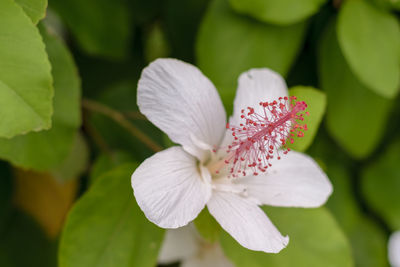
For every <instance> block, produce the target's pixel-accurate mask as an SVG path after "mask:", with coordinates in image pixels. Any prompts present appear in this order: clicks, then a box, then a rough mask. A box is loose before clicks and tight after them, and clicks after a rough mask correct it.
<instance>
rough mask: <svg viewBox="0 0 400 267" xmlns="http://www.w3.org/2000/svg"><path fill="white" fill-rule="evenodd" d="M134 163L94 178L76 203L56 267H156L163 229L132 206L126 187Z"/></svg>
mask: <svg viewBox="0 0 400 267" xmlns="http://www.w3.org/2000/svg"><path fill="white" fill-rule="evenodd" d="M135 167H137V164H129V165H124V166H121V167H119V168H117V169H114V170H113V171H110V172H108V173H107V174H105V175H103V176H101V177H100V178H99V179H96V182H95V183H94V184H93V186H92V187H91V188H90V189H89V190H88V191H87V192H86V194H85V195H84V196H83V197H82V198H81V199H80V200H79V201H78V202H77V203H76V205H75V206H74V208H73V209H72V211H71V212H70V214H69V216H68V219H67V222H66V225H65V228H64V231H63V234H62V237H61V243H60V250H59V264H60V267H68V266H73V267H80V266H84V267H87V266H97V267H106V266H119V267H124V266H132V267H137V266H141V267H146V266H149V267H150V266H155V264H156V262H157V254H158V249H159V247H160V244H161V241H162V238H163V232H164V231H163V230H162V229H160V228H158V227H157V226H155V225H154V224H152V223H151V222H149V221H148V220H147V219H146V218H145V216H144V215H143V213H142V211H141V210H140V208H139V206H138V205H137V204H136V201H135V199H134V197H133V192H132V188H131V185H130V177H131V174H132V172H133V171H134V169H135ZM82 252H84V253H82Z"/></svg>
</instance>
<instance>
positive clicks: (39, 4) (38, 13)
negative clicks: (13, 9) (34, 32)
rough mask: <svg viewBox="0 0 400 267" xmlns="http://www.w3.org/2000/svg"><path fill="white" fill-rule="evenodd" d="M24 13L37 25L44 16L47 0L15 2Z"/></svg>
mask: <svg viewBox="0 0 400 267" xmlns="http://www.w3.org/2000/svg"><path fill="white" fill-rule="evenodd" d="M15 2H16V3H17V4H18V5H20V6H21V7H22V8H23V9H24V11H25V13H26V14H27V15H28V16H29V17H30V18H31V20H32V22H33V23H34V24H37V23H38V22H39V21H40V20H41V19H43V18H44V17H45V16H46V8H47V0H15Z"/></svg>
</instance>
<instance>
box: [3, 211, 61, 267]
mask: <svg viewBox="0 0 400 267" xmlns="http://www.w3.org/2000/svg"><path fill="white" fill-rule="evenodd" d="M56 265H57V258H56V245H55V244H54V243H52V242H50V241H49V240H48V239H47V237H46V236H45V234H44V232H43V231H42V229H41V228H40V227H39V225H38V224H37V223H36V222H35V221H34V220H33V219H32V218H31V217H29V216H27V215H26V214H24V213H22V212H20V211H18V210H14V211H13V212H12V215H11V216H10V218H9V220H8V222H7V227H6V228H5V229H3V231H0V266H5V267H22V266H29V267H54V266H56Z"/></svg>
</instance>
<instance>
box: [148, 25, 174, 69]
mask: <svg viewBox="0 0 400 267" xmlns="http://www.w3.org/2000/svg"><path fill="white" fill-rule="evenodd" d="M169 53H170V48H169V44H168V41H167V39H166V36H165V33H164V30H163V28H162V27H161V24H159V23H154V24H153V25H152V27H151V28H150V29H149V30H148V31H147V32H146V35H145V40H144V57H145V59H146V61H147V62H148V63H150V62H152V61H153V60H155V59H157V58H160V57H168V55H169Z"/></svg>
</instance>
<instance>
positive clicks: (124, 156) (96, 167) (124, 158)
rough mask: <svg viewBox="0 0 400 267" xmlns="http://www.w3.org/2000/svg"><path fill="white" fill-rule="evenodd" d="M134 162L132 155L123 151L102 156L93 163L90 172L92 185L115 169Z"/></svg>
mask: <svg viewBox="0 0 400 267" xmlns="http://www.w3.org/2000/svg"><path fill="white" fill-rule="evenodd" d="M133 161H134V158H133V157H132V155H131V154H129V153H127V152H125V151H122V150H121V151H114V152H110V153H109V154H101V155H100V156H98V157H97V158H96V160H95V162H94V163H93V166H92V169H91V172H90V183H91V184H93V183H94V181H95V180H96V179H97V178H99V177H101V175H102V174H104V173H106V172H108V171H110V170H112V169H113V168H115V167H117V166H119V165H121V164H123V163H129V162H133Z"/></svg>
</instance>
